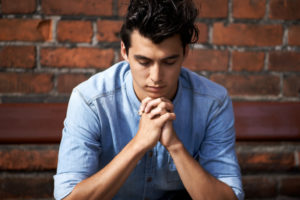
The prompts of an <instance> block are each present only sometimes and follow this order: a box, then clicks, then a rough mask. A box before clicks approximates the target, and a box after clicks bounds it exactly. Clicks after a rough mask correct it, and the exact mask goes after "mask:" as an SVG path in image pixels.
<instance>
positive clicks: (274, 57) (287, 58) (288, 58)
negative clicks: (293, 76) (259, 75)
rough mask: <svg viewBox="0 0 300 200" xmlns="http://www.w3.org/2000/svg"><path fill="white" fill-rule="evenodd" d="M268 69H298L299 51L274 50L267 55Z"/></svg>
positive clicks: (299, 64)
mask: <svg viewBox="0 0 300 200" xmlns="http://www.w3.org/2000/svg"><path fill="white" fill-rule="evenodd" d="M269 63H270V64H269V69H270V70H272V71H295V72H299V71H300V53H299V52H290V51H285V52H282V51H274V52H271V53H270V56H269Z"/></svg>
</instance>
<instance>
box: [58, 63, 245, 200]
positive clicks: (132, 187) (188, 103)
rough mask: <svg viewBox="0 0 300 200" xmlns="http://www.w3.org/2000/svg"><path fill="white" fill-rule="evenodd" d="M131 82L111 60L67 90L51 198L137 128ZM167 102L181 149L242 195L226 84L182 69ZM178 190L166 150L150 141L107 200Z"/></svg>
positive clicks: (103, 161)
mask: <svg viewBox="0 0 300 200" xmlns="http://www.w3.org/2000/svg"><path fill="white" fill-rule="evenodd" d="M132 81H133V80H132V75H131V72H130V67H129V64H128V63H127V62H119V63H116V64H115V65H113V66H112V67H110V68H109V69H107V70H105V71H103V72H100V73H98V74H95V75H93V76H92V77H91V78H89V79H88V80H87V81H85V82H83V83H81V84H80V85H78V86H77V87H76V88H75V89H74V90H73V93H78V95H71V98H70V101H69V106H68V112H69V114H67V117H66V120H65V128H64V130H63V132H64V134H63V137H62V140H61V143H60V150H59V156H58V167H57V172H56V175H55V176H54V183H55V184H54V185H55V186H54V196H55V199H62V198H63V197H64V196H66V195H65V194H66V193H68V192H69V191H72V190H73V188H74V185H76V184H77V183H79V182H80V181H82V180H84V179H85V178H86V177H87V176H90V175H92V174H93V173H96V172H97V171H99V170H101V169H102V168H104V167H105V166H106V165H107V164H108V163H109V162H110V161H111V160H112V159H113V158H114V157H115V156H116V155H117V154H118V153H119V152H120V151H121V150H122V148H123V147H124V146H126V144H127V143H128V142H129V141H130V140H132V138H133V137H134V136H135V134H136V133H137V131H138V128H139V120H140V116H139V115H138V113H137V110H138V108H139V106H140V101H139V100H138V98H137V97H136V94H135V92H134V89H133V84H132ZM173 104H174V112H175V113H176V120H175V121H174V122H173V125H174V129H175V132H176V133H177V135H178V137H179V138H180V139H181V140H182V143H183V144H184V146H185V147H186V148H187V150H188V152H190V154H191V156H193V157H194V158H195V160H197V161H198V162H199V164H200V165H202V167H203V168H204V169H206V170H207V171H208V172H209V173H210V174H211V175H212V176H215V177H217V178H218V179H220V180H221V181H223V182H225V183H226V184H228V185H229V186H230V187H231V188H232V189H233V190H234V192H235V194H236V195H237V197H238V198H239V200H242V199H243V194H244V193H243V189H242V182H241V175H240V168H239V165H238V162H237V158H236V154H235V149H234V143H235V130H234V127H233V121H234V118H233V111H232V106H231V101H230V99H229V97H228V94H227V91H226V89H225V88H223V87H222V86H220V85H218V84H216V83H213V82H211V81H210V80H208V79H206V78H205V77H201V76H199V75H197V74H196V73H194V72H191V71H190V70H188V69H186V68H182V70H181V74H180V76H179V82H178V90H177V94H176V96H175V98H174V101H173ZM78 106H81V107H78ZM216 120H217V121H216ZM212 122H218V123H215V124H212ZM80 127H82V128H80ZM82 135H84V137H82ZM72 138H73V139H72ZM74 138H76V139H74ZM85 143H89V144H85ZM99 148H100V149H99ZM70 188H71V189H70ZM184 189H185V188H184V186H183V183H182V182H181V180H180V177H179V174H178V172H177V171H176V166H175V165H174V162H173V160H172V158H171V156H170V154H169V152H168V151H167V150H166V149H165V148H164V147H163V146H162V145H161V144H160V143H157V145H156V146H155V147H154V148H153V149H152V150H150V151H149V152H147V153H146V154H145V155H144V156H143V158H142V159H141V160H140V161H139V162H138V164H137V166H136V167H135V169H134V170H133V172H132V173H131V174H130V176H129V177H128V179H127V180H126V182H125V184H124V185H123V186H122V187H121V188H120V190H119V191H118V192H117V194H116V195H115V197H114V198H113V200H132V199H146V198H148V199H163V198H165V197H166V195H169V194H170V193H173V192H174V191H181V190H184Z"/></svg>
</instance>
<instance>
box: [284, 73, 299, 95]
mask: <svg viewBox="0 0 300 200" xmlns="http://www.w3.org/2000/svg"><path fill="white" fill-rule="evenodd" d="M283 95H284V96H287V97H299V95H300V75H296V74H293V75H289V76H286V77H284V80H283Z"/></svg>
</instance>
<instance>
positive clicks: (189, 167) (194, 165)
mask: <svg viewBox="0 0 300 200" xmlns="http://www.w3.org/2000/svg"><path fill="white" fill-rule="evenodd" d="M168 151H169V153H170V155H171V156H172V158H173V161H174V163H175V165H176V169H177V171H178V173H179V176H180V178H181V180H182V182H183V184H184V186H185V188H186V190H187V191H188V193H189V194H190V196H191V197H192V199H201V200H203V199H209V200H214V199H216V200H220V199H224V200H226V199H228V200H233V199H237V198H236V196H235V194H234V192H233V190H232V189H231V188H230V187H229V186H228V185H226V184H225V183H223V182H221V181H219V180H217V179H216V178H214V177H213V176H211V175H210V174H209V173H208V172H206V171H205V170H204V169H203V168H202V167H201V166H200V164H199V163H198V162H197V161H196V160H194V158H193V157H192V156H191V155H190V154H189V152H188V151H187V150H186V149H185V148H184V146H183V144H182V143H181V142H179V143H177V144H176V145H174V146H173V147H172V148H170V149H168Z"/></svg>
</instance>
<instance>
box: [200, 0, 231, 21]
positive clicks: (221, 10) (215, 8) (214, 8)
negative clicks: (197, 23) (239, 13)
mask: <svg viewBox="0 0 300 200" xmlns="http://www.w3.org/2000/svg"><path fill="white" fill-rule="evenodd" d="M194 2H195V4H196V6H197V7H198V9H199V17H203V18H222V17H227V15H228V0H214V1H210V0H195V1H194Z"/></svg>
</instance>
